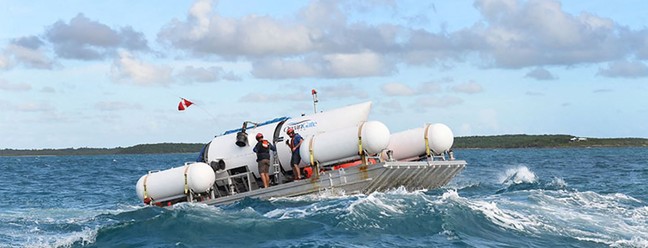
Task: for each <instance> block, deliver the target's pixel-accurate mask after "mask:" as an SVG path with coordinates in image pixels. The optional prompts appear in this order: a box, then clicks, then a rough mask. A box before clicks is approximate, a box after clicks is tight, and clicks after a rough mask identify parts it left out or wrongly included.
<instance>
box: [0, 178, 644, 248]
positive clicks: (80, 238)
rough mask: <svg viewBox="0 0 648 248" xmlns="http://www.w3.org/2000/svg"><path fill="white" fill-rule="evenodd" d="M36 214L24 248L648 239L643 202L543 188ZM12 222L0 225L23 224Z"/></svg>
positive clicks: (582, 243) (639, 242)
mask: <svg viewBox="0 0 648 248" xmlns="http://www.w3.org/2000/svg"><path fill="white" fill-rule="evenodd" d="M536 183H542V180H536ZM551 183H555V184H562V183H561V182H560V180H559V179H556V178H554V179H553V180H551V181H550V182H547V183H546V184H551ZM468 187H473V186H468ZM462 189H465V188H462ZM34 211H35V214H33V216H34V217H33V219H26V220H24V221H25V222H29V221H37V222H39V224H38V225H36V226H37V228H38V229H40V232H38V231H34V232H32V234H34V235H35V237H34V238H33V239H31V240H29V242H22V243H20V244H21V245H16V247H18V246H20V247H25V246H26V247H106V246H109V247H114V246H135V247H141V246H154V247H168V246H180V247H212V246H289V247H290V246H295V245H296V244H299V245H305V246H371V247H373V246H383V247H384V246H402V245H403V244H408V245H412V246H448V244H454V245H457V246H530V245H531V246H542V247H555V246H575V247H597V246H618V247H626V246H644V245H645V244H646V242H647V240H648V225H646V223H648V207H646V206H645V203H643V202H641V201H640V200H638V199H635V198H633V197H630V196H628V195H625V194H621V193H611V194H601V193H595V192H590V191H587V192H578V191H569V190H546V189H542V188H538V189H529V190H522V191H510V192H508V193H507V194H491V195H486V196H466V195H463V194H462V191H461V190H457V189H448V188H445V189H441V190H435V191H407V190H405V189H404V188H399V189H394V190H391V191H387V192H375V193H371V194H368V195H363V194H355V195H345V194H322V195H309V196H300V197H294V198H275V199H270V200H259V199H249V198H248V199H244V200H242V201H239V202H236V203H233V204H230V205H225V206H218V207H214V206H207V205H204V204H198V203H181V204H177V205H174V206H172V207H169V208H158V207H140V206H124V208H122V209H121V210H115V211H87V210H78V211H74V210H41V211H46V212H43V213H38V212H37V211H38V210H34ZM9 215H10V216H5V217H2V215H0V217H1V218H3V219H6V218H9V219H10V218H15V216H13V217H12V216H11V214H9ZM45 216H48V217H46V218H44V217H45ZM47 218H52V220H51V221H52V222H51V223H50V224H53V225H54V226H52V227H51V230H52V231H51V232H50V233H48V232H46V231H44V230H45V229H47V226H48V224H45V223H44V222H46V221H45V220H46V219H47ZM55 218H61V222H56V221H54V219H55ZM66 224H67V225H69V226H65V225H66ZM17 230H21V229H19V228H18V229H17ZM62 230H63V231H62ZM377 237H380V238H377Z"/></svg>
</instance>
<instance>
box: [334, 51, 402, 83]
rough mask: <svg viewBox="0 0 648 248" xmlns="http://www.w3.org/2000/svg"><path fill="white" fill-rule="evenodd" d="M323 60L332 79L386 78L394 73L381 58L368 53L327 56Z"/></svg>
mask: <svg viewBox="0 0 648 248" xmlns="http://www.w3.org/2000/svg"><path fill="white" fill-rule="evenodd" d="M324 59H325V60H326V61H327V62H328V63H327V65H328V66H327V68H329V69H330V72H329V73H328V74H329V76H333V77H367V76H387V75H391V74H392V72H394V68H392V67H391V65H390V64H389V63H387V62H386V61H385V60H384V58H383V57H382V56H380V55H378V54H376V53H373V52H369V51H364V52H360V53H345V54H343V53H338V54H327V55H325V56H324Z"/></svg>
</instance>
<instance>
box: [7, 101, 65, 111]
mask: <svg viewBox="0 0 648 248" xmlns="http://www.w3.org/2000/svg"><path fill="white" fill-rule="evenodd" d="M13 109H15V110H17V111H21V112H52V111H54V110H55V108H54V107H53V106H52V105H50V104H49V103H44V102H26V103H20V104H18V105H16V106H15V108H13Z"/></svg>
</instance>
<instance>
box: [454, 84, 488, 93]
mask: <svg viewBox="0 0 648 248" xmlns="http://www.w3.org/2000/svg"><path fill="white" fill-rule="evenodd" d="M452 91H454V92H459V93H466V94H476V93H479V92H482V91H484V89H482V87H481V85H479V84H478V83H475V82H467V83H463V84H459V85H455V86H454V87H452Z"/></svg>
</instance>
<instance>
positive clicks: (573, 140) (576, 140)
mask: <svg viewBox="0 0 648 248" xmlns="http://www.w3.org/2000/svg"><path fill="white" fill-rule="evenodd" d="M579 141H587V138H584V137H572V138H571V139H569V142H579Z"/></svg>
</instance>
